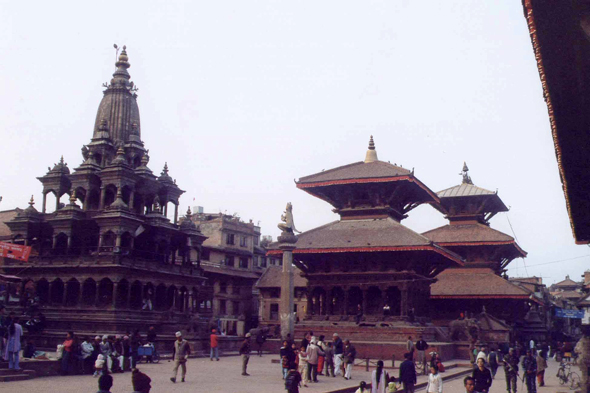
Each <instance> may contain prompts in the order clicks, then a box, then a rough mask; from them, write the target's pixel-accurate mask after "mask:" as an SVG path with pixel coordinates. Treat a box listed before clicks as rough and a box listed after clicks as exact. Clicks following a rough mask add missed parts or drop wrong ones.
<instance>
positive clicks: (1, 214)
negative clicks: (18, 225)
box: [0, 209, 22, 240]
mask: <svg viewBox="0 0 590 393" xmlns="http://www.w3.org/2000/svg"><path fill="white" fill-rule="evenodd" d="M19 211H22V210H20V209H12V210H4V211H0V240H8V239H11V238H12V232H11V231H10V228H8V225H6V224H5V223H6V222H7V221H12V220H13V219H15V218H16V216H18V213H19Z"/></svg>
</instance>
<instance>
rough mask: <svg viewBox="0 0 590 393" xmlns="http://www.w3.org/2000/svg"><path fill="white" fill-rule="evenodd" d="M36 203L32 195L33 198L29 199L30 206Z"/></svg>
mask: <svg viewBox="0 0 590 393" xmlns="http://www.w3.org/2000/svg"><path fill="white" fill-rule="evenodd" d="M34 204H35V199H34V198H33V196H32V195H31V200H30V201H29V206H31V207H33V205H34Z"/></svg>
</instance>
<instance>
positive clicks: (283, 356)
mask: <svg viewBox="0 0 590 393" xmlns="http://www.w3.org/2000/svg"><path fill="white" fill-rule="evenodd" d="M291 353H292V351H291V348H289V342H288V341H287V340H284V341H283V346H282V347H281V349H280V350H279V357H280V362H281V371H282V373H283V379H287V375H288V374H289V370H291ZM285 389H287V388H286V387H285Z"/></svg>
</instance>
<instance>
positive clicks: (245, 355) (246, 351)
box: [240, 333, 252, 376]
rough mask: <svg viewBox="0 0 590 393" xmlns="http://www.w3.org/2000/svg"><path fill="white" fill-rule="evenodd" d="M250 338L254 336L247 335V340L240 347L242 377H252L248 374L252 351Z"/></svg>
mask: <svg viewBox="0 0 590 393" xmlns="http://www.w3.org/2000/svg"><path fill="white" fill-rule="evenodd" d="M250 337H252V335H251V334H250V333H246V338H245V339H244V342H242V346H241V347H240V355H241V356H242V375H244V376H249V375H250V374H248V373H247V372H246V370H247V369H248V361H250V351H251V350H252V346H251V344H250Z"/></svg>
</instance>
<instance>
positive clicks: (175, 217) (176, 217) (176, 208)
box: [174, 203, 178, 225]
mask: <svg viewBox="0 0 590 393" xmlns="http://www.w3.org/2000/svg"><path fill="white" fill-rule="evenodd" d="M176 224H178V204H177V203H175V204H174V225H176Z"/></svg>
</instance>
